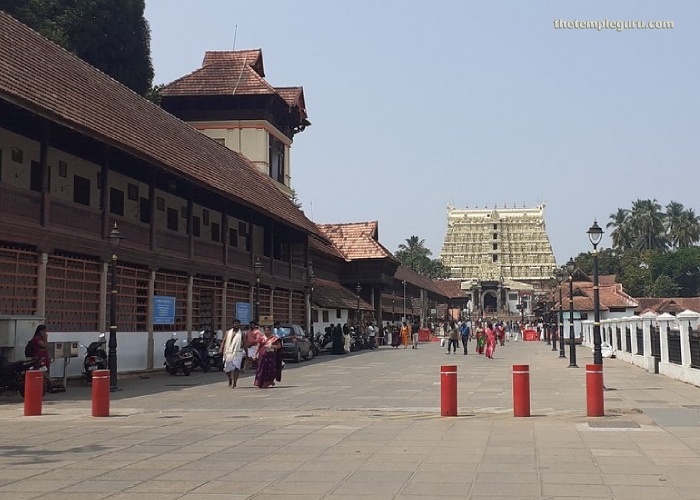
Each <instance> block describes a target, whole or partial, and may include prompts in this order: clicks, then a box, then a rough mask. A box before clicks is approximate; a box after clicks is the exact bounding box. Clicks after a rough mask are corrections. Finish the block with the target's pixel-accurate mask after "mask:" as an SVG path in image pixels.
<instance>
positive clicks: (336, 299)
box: [314, 279, 374, 311]
mask: <svg viewBox="0 0 700 500" xmlns="http://www.w3.org/2000/svg"><path fill="white" fill-rule="evenodd" d="M314 304H316V305H318V306H319V307H326V308H330V309H336V308H341V309H357V295H356V294H355V293H353V292H352V291H350V290H348V289H347V288H345V287H344V286H343V285H341V284H340V283H337V282H335V281H328V280H322V279H317V280H316V282H315V284H314ZM360 310H361V311H373V310H374V308H373V307H372V305H371V304H370V303H369V302H367V301H365V300H363V299H362V298H360Z"/></svg>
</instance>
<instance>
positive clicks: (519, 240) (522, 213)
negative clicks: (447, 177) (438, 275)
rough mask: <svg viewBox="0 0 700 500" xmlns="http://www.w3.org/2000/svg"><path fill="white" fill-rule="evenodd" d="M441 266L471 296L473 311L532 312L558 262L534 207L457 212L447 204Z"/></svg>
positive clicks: (541, 209) (540, 208) (539, 210)
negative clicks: (460, 282)
mask: <svg viewBox="0 0 700 500" xmlns="http://www.w3.org/2000/svg"><path fill="white" fill-rule="evenodd" d="M440 260H441V261H442V264H443V265H444V266H445V267H446V268H447V269H448V270H449V273H450V277H451V278H452V279H459V280H461V281H462V289H464V290H470V291H471V293H472V300H473V304H472V311H475V312H480V313H496V314H520V309H519V307H524V309H523V311H524V312H527V313H531V312H532V310H533V302H534V301H536V300H537V297H535V295H537V294H541V293H543V292H545V291H548V290H549V288H550V287H551V282H552V278H553V273H554V268H555V267H556V261H555V259H554V254H553V252H552V246H551V245H550V243H549V237H548V236H547V231H546V228H545V222H544V205H538V206H537V207H535V208H505V207H504V208H496V207H494V208H492V209H488V208H484V209H476V208H475V209H469V208H466V209H458V208H454V207H452V206H448V211H447V233H446V235H445V241H444V243H443V247H442V251H441V252H440Z"/></svg>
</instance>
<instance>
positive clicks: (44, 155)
mask: <svg viewBox="0 0 700 500" xmlns="http://www.w3.org/2000/svg"><path fill="white" fill-rule="evenodd" d="M49 127H50V124H49V122H48V121H47V120H42V130H41V132H42V134H41V141H40V145H39V165H40V166H41V225H42V227H46V226H48V225H49V212H50V198H49V192H50V190H51V186H50V185H49V164H48V157H49Z"/></svg>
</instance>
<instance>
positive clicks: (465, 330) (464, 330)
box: [459, 321, 471, 355]
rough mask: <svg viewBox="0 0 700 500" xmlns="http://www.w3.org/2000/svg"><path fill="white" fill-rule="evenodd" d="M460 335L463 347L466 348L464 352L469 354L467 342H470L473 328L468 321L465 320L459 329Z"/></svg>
mask: <svg viewBox="0 0 700 500" xmlns="http://www.w3.org/2000/svg"><path fill="white" fill-rule="evenodd" d="M459 335H460V337H462V347H463V348H464V354H465V355H466V354H469V353H468V352H467V342H469V336H470V335H471V330H470V328H469V325H467V322H466V321H464V322H463V323H462V325H461V326H460V329H459Z"/></svg>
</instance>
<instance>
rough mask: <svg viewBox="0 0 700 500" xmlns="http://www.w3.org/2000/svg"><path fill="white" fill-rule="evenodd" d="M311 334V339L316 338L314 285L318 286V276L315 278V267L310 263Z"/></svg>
mask: <svg viewBox="0 0 700 500" xmlns="http://www.w3.org/2000/svg"><path fill="white" fill-rule="evenodd" d="M308 271H309V334H310V335H311V338H313V336H314V285H315V284H316V276H314V265H313V263H312V262H309V267H308Z"/></svg>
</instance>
